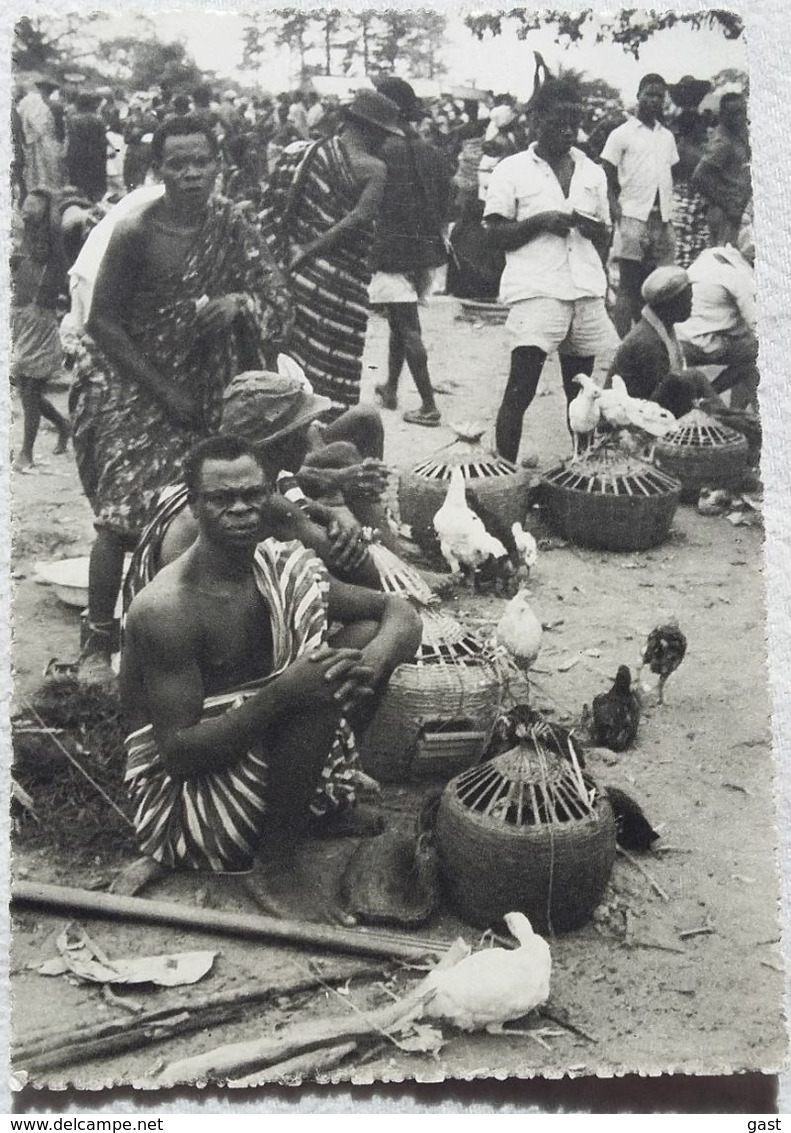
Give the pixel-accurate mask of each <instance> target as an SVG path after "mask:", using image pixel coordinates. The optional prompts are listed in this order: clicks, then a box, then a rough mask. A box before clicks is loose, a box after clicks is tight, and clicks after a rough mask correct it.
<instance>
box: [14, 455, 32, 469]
mask: <svg viewBox="0 0 791 1133" xmlns="http://www.w3.org/2000/svg"><path fill="white" fill-rule="evenodd" d="M11 467H12V468H13V470H14V472H32V471H33V469H34V468H35V467H36V466H35V464H34V463H33V457H32V456H27V455H26V454H25V453H23V452H20V453H18V454H17V456H16V457H15V458H14V463H13V464H12V465H11Z"/></svg>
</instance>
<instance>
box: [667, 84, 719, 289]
mask: <svg viewBox="0 0 791 1133" xmlns="http://www.w3.org/2000/svg"><path fill="white" fill-rule="evenodd" d="M710 90H711V83H709V82H706V81H705V80H703V79H695V78H693V77H692V75H685V76H684V77H683V78H682V79H679V81H678V82H677V83H675V84H674V85H672V86H670V87H668V93H669V95H670V98H671V99H672V101H673V102H674V104H675V105H676V106H677V107H678V108H679V113H678V114H677V115H676V117H675V118H674V119H673V120H672V121H671V122H670V129H671V131H672V133H673V135H674V137H675V139H676V149H677V150H678V163H677V164H676V165H674V166H673V228H674V230H675V234H676V262H677V263H678V264H679V265H680V266H681V267H682V268H688V267H689V265H690V264H691V263H692V261H693V260H694V259H695V257H696V256H698V255H699V254H700V253H701V252H702V251H703V249H704V248H705V247H706V246H707V244H708V238H709V229H708V220H707V216H706V211H707V210H706V200H705V197H703V195H702V194H701V193H700V192H699V190H698V189H697V187H696V186H695V184H694V183H693V180H692V178H693V175H694V173H695V170H696V169H697V167H698V164H699V162H700V159H701V158H702V156H703V151H704V150H705V148H706V143H707V141H708V137H709V132H708V130H707V129H706V124H705V122H704V121H703V117H702V115H701V114H700V112H699V110H698V107H699V106H700V103H701V101H702V100H703V99H704V98H705V96H706V95H707V94H708V92H709V91H710Z"/></svg>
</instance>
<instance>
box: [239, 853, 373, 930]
mask: <svg viewBox="0 0 791 1133" xmlns="http://www.w3.org/2000/svg"><path fill="white" fill-rule="evenodd" d="M238 883H239V887H240V888H241V889H242V890H243V891H244V892H245V893H246V894H247V896H248V897H249V898H250V900H251V901H252V902H253V904H254V905H255V906H256V907H257V909H259V910H260V911H261V912H262V913H264V914H265V915H266V916H268V917H277V918H278V920H296V921H319V922H324V923H325V924H343V925H353V924H355V923H356V922H355V920H354V918H353V917H351V916H349V914H348V913H344V912H343V911H342V910H341V909H340V908H339V907H338V905H337V904H336V902H335V901H334V900H333V899H332V897H331V896H328V894H327V892H326V889H323V888H322V886H321V882H320V881H319V880H318V879H317V878H316V876H315V874H313V873H311V872H309V871H308V870H307V869H304V868H303V867H302V866H301V865H300V864H299V863H298V862H295V861H294V859H293V857H291V856H288V857H287V856H285V855H282V854H279V853H278V854H272V855H270V856H268V857H267V858H265V859H263V860H262V861H261V863H260V866H259V867H258V868H256V869H255V870H253V872H252V873H249V874H246V875H245V876H243V877H240V878H239V882H238Z"/></svg>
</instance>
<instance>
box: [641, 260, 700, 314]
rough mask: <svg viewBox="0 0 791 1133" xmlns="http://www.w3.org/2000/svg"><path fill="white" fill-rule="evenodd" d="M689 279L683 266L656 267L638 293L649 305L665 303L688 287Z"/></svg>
mask: <svg viewBox="0 0 791 1133" xmlns="http://www.w3.org/2000/svg"><path fill="white" fill-rule="evenodd" d="M690 286H691V284H690V279H689V276H688V275H687V273H686V271H685V270H684V268H680V267H675V266H673V267H663V268H656V270H655V271H652V272H651V274H650V275H649V276H648V278H647V279H646V281H645V283H644V284H643V286H642V289H641V291H640V294H641V295H642V296H643V299H645V301H646V303H648V304H649V306H652V305H653V304H654V303H667V302H668V300H670V299H675V297H676V296H677V295H680V294H681V292H682V291H686V289H687V288H688V287H690Z"/></svg>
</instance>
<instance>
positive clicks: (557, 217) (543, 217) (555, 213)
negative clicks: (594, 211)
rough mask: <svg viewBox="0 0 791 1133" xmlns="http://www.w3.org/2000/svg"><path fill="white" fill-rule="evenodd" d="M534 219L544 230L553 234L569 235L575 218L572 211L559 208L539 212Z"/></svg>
mask: <svg viewBox="0 0 791 1133" xmlns="http://www.w3.org/2000/svg"><path fill="white" fill-rule="evenodd" d="M533 221H534V222H535V223H536V224H538V225H539V226H540V227H541V229H542V231H544V232H551V233H552V235H553V236H568V234H569V232H570V231H571V229H572V228H573V226H574V218H573V216H572V215H571V213H570V212H560V211H559V210H550V211H549V212H542V213H539V214H538V216H534V217H533Z"/></svg>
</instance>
